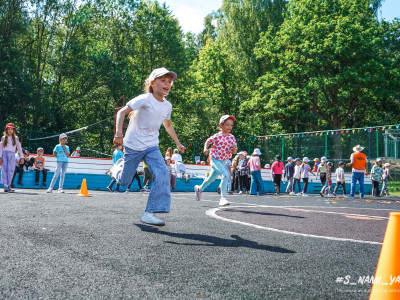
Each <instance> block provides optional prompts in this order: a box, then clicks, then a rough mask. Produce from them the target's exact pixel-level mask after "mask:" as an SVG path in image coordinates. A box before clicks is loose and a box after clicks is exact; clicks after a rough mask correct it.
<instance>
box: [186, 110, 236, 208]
mask: <svg viewBox="0 0 400 300" xmlns="http://www.w3.org/2000/svg"><path fill="white" fill-rule="evenodd" d="M235 121H236V118H235V117H234V116H230V115H223V116H222V117H221V118H220V120H219V127H220V129H221V131H220V132H218V133H216V134H214V135H213V136H211V137H210V138H208V139H207V141H206V142H205V144H204V151H203V152H204V154H205V155H208V146H209V145H211V144H212V145H213V146H212V148H211V151H210V157H211V167H212V170H211V173H210V176H208V177H207V178H206V179H205V180H204V181H203V183H202V184H201V185H200V186H199V185H195V186H194V192H195V196H196V200H197V201H200V199H201V193H202V192H203V191H204V190H205V189H206V188H207V187H208V186H209V185H210V184H211V183H212V182H213V181H214V180H215V179H216V178H217V176H218V175H221V176H222V183H221V199H220V201H219V205H220V206H226V205H229V202H228V200H227V199H226V193H227V190H228V184H229V176H230V174H228V172H227V170H226V168H225V166H226V163H227V160H228V159H230V158H231V157H232V154H236V152H237V144H236V139H235V137H234V136H233V135H232V134H231V133H230V132H231V131H232V128H233V123H234V122H235Z"/></svg>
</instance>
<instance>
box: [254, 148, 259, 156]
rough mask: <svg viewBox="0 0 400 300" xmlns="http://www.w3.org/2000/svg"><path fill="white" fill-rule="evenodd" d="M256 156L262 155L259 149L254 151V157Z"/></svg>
mask: <svg viewBox="0 0 400 300" xmlns="http://www.w3.org/2000/svg"><path fill="white" fill-rule="evenodd" d="M254 154H256V155H261V151H260V149H258V148H256V149H254V151H253V155H254Z"/></svg>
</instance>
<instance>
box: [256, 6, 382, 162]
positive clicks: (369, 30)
mask: <svg viewBox="0 0 400 300" xmlns="http://www.w3.org/2000/svg"><path fill="white" fill-rule="evenodd" d="M370 4H371V2H370V1H369V0H355V1H345V0H329V1H324V2H322V3H321V2H315V1H312V0H294V1H291V2H290V3H289V6H288V14H287V16H286V18H285V21H284V22H283V24H282V26H281V28H280V30H279V31H278V32H277V33H276V34H274V32H272V31H271V30H269V31H268V32H266V33H265V34H263V36H262V38H261V39H260V42H259V45H258V48H257V52H256V53H257V55H258V58H259V59H262V60H265V61H266V62H267V65H268V67H267V72H265V74H264V75H263V76H261V77H260V79H259V81H258V89H257V91H256V92H255V93H254V98H253V100H252V103H250V105H252V106H254V107H258V109H262V110H264V111H265V115H266V116H268V117H269V118H274V119H275V120H279V122H278V123H279V124H280V126H281V127H282V128H285V129H289V130H290V129H294V130H295V131H297V130H299V129H305V128H306V127H312V125H311V124H312V123H314V124H315V126H318V127H319V128H323V127H327V128H329V129H338V128H341V127H342V126H343V125H345V124H346V125H353V126H355V125H356V124H358V120H357V111H358V110H359V109H360V107H362V106H371V105H373V102H372V101H373V99H374V98H375V97H376V96H377V93H378V91H379V86H380V85H382V84H385V80H386V78H385V76H384V72H383V70H385V69H386V66H387V58H385V57H384V56H383V55H382V50H383V49H384V47H383V42H384V35H383V31H382V28H381V26H380V25H379V22H378V21H377V20H376V19H375V18H374V13H373V10H372V8H371V6H370ZM303 112H305V113H303ZM312 115H316V116H317V117H312ZM293 118H295V119H293ZM313 120H316V121H313ZM293 121H295V122H293ZM302 124H303V126H302ZM304 125H306V126H304ZM335 137H336V139H335V149H336V152H335V156H336V157H338V158H340V157H341V147H340V136H338V135H337V136H335Z"/></svg>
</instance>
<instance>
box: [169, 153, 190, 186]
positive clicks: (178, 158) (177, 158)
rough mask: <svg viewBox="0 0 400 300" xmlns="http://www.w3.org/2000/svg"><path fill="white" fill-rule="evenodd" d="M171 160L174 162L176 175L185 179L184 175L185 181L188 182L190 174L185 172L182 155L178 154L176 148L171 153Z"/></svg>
mask: <svg viewBox="0 0 400 300" xmlns="http://www.w3.org/2000/svg"><path fill="white" fill-rule="evenodd" d="M171 160H172V161H173V162H174V163H175V172H176V176H177V177H179V178H180V179H185V177H186V181H187V182H189V180H190V175H189V174H186V167H185V164H184V163H183V159H182V155H180V154H179V150H178V149H175V150H174V154H173V155H172V157H171Z"/></svg>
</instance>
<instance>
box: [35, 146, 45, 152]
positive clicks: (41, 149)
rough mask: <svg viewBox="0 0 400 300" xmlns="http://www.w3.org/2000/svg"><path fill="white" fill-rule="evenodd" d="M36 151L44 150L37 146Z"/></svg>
mask: <svg viewBox="0 0 400 300" xmlns="http://www.w3.org/2000/svg"><path fill="white" fill-rule="evenodd" d="M36 151H44V150H43V148H42V147H39V148H37V150H36Z"/></svg>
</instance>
